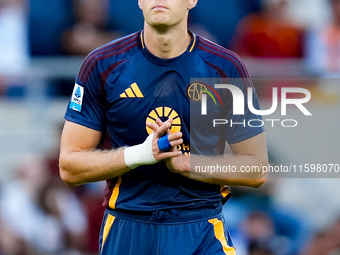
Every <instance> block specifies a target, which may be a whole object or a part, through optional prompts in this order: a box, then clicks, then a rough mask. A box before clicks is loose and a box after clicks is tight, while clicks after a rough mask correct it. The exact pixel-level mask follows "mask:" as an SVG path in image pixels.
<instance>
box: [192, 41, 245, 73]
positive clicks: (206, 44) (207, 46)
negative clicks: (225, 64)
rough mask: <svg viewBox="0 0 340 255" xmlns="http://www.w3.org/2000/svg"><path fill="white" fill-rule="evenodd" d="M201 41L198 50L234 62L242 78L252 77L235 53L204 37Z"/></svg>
mask: <svg viewBox="0 0 340 255" xmlns="http://www.w3.org/2000/svg"><path fill="white" fill-rule="evenodd" d="M199 41H200V43H199V45H198V49H200V50H202V51H205V52H208V53H210V54H213V55H215V56H218V57H221V58H224V59H227V60H229V61H230V62H232V63H233V64H234V66H235V67H236V68H237V71H238V72H239V74H240V76H241V78H249V77H250V75H249V73H248V70H247V68H246V66H245V64H244V62H243V61H242V59H241V58H240V57H239V56H238V55H237V54H236V53H235V52H233V51H231V50H228V49H226V48H223V47H221V46H219V45H218V44H215V43H213V42H211V41H209V40H207V39H205V38H202V37H199Z"/></svg>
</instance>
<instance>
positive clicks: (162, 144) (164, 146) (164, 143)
mask: <svg viewBox="0 0 340 255" xmlns="http://www.w3.org/2000/svg"><path fill="white" fill-rule="evenodd" d="M157 144H158V148H159V150H160V151H168V150H170V149H171V148H172V146H171V144H170V142H169V139H168V135H166V136H163V137H161V138H159V139H158V142H157Z"/></svg>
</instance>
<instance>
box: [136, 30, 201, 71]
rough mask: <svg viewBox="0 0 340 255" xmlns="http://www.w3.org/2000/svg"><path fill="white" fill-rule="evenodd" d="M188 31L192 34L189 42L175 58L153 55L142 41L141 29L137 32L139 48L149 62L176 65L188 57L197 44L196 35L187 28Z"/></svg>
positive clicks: (142, 33)
mask: <svg viewBox="0 0 340 255" xmlns="http://www.w3.org/2000/svg"><path fill="white" fill-rule="evenodd" d="M188 33H189V34H190V35H192V38H191V43H190V44H189V46H188V48H187V50H186V51H185V52H184V53H182V54H181V55H179V56H178V57H175V58H170V59H164V58H159V57H157V56H155V55H153V54H152V53H151V52H150V51H149V50H148V49H147V47H146V46H145V43H144V31H141V32H140V33H139V43H140V47H141V50H142V52H143V55H144V56H145V58H146V59H148V60H149V61H150V62H152V63H154V64H155V65H159V66H174V65H178V64H180V63H182V62H183V61H185V60H186V59H187V58H188V57H190V56H191V55H192V54H193V52H194V51H195V49H196V46H197V36H196V35H195V34H194V33H193V32H191V31H190V30H188Z"/></svg>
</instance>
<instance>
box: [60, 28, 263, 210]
mask: <svg viewBox="0 0 340 255" xmlns="http://www.w3.org/2000/svg"><path fill="white" fill-rule="evenodd" d="M189 33H190V34H191V35H192V41H191V43H190V45H189V47H188V49H187V50H186V51H185V52H184V53H183V54H181V55H180V56H178V57H176V58H172V59H161V58H158V57H156V56H154V55H153V54H151V53H150V52H149V51H148V49H147V48H146V47H145V45H144V40H143V32H137V33H134V34H132V35H129V36H126V37H124V38H121V39H118V40H115V41H113V42H111V43H109V44H107V45H104V46H102V47H100V48H98V49H96V50H94V51H93V52H91V53H90V54H89V55H88V56H87V58H86V59H85V60H84V62H83V65H82V67H81V69H80V71H79V74H78V76H77V78H76V84H75V87H74V91H73V94H72V98H71V102H70V104H69V107H68V109H67V111H66V114H65V119H67V120H68V121H71V122H74V123H78V124H80V125H83V126H86V127H88V128H91V129H94V130H97V131H101V132H102V134H103V137H104V136H105V137H106V138H107V139H108V141H109V146H110V148H119V147H122V146H133V145H136V144H140V143H143V142H144V140H145V139H146V137H147V136H148V135H149V133H150V132H151V130H149V129H148V128H147V127H146V125H145V123H146V122H155V120H156V119H157V118H161V119H162V120H163V121H164V120H166V119H168V118H172V119H173V124H172V127H171V132H176V131H181V132H182V133H183V140H184V143H183V144H182V145H180V146H178V149H179V150H181V151H182V152H183V153H184V154H185V155H189V154H190V152H191V153H193V152H195V154H196V153H197V154H205V155H218V154H221V153H223V151H224V146H225V141H227V142H228V143H237V142H240V141H243V140H246V139H248V138H251V137H253V136H255V135H257V134H259V133H261V132H263V128H262V127H258V128H255V127H252V128H250V127H244V126H243V125H235V126H233V127H232V128H231V127H230V126H228V125H224V126H221V127H219V128H215V129H214V130H213V131H212V132H209V133H208V132H206V131H204V130H201V131H197V132H196V131H194V132H196V133H195V134H194V135H195V137H200V138H199V139H198V142H197V144H200V143H204V146H198V145H197V146H196V145H194V143H191V141H190V129H191V130H193V129H192V127H190V122H191V121H190V107H191V105H190V104H191V102H193V103H194V104H196V106H199V107H196V108H197V109H201V108H200V104H199V99H200V95H201V94H200V93H199V92H200V91H201V89H200V90H198V88H199V87H200V88H204V89H205V90H207V91H209V90H210V88H211V89H214V88H213V84H207V83H200V79H201V78H202V80H203V78H213V79H215V80H216V82H223V81H226V80H227V81H228V82H230V83H231V84H235V85H237V86H238V87H239V88H240V89H241V90H242V91H245V90H246V89H247V87H248V86H252V85H251V82H250V80H249V75H248V72H247V70H246V68H245V66H244V64H243V62H242V61H241V60H240V58H239V57H238V56H237V55H236V54H235V53H233V52H231V51H229V50H226V49H224V48H222V47H220V46H218V45H215V44H213V43H212V42H210V41H208V40H206V39H204V38H201V37H199V36H195V35H194V34H192V33H191V32H189ZM203 84H204V85H203ZM196 92H198V93H196ZM215 92H217V94H218V95H219V96H218V97H216V100H217V101H219V104H218V105H217V107H216V106H214V107H211V106H210V105H211V103H212V102H213V99H212V98H210V97H209V98H208V103H209V104H208V108H209V111H210V110H211V111H212V114H210V115H209V114H208V115H209V116H208V115H207V116H206V117H207V118H209V119H210V120H211V119H212V118H214V117H218V118H223V119H230V120H231V119H233V120H234V121H235V122H242V121H243V119H246V120H248V119H258V118H260V117H259V116H256V115H253V114H252V113H251V112H250V111H249V109H248V108H247V107H245V114H244V115H243V116H236V115H233V111H232V101H233V100H232V96H231V94H230V93H228V92H227V91H224V90H221V89H216V91H215ZM217 94H216V96H217ZM253 97H254V98H253V99H254V105H257V104H258V102H257V97H256V94H254V96H253ZM245 101H247V100H245ZM194 108H195V107H194ZM203 118H204V117H203ZM194 119H195V120H194V122H199V121H200V118H194ZM241 119H242V120H241ZM191 125H192V126H193V125H194V126H203V125H202V124H200V123H194V124H193V123H191ZM202 132H203V133H202ZM204 132H206V133H207V134H204ZM103 140H104V139H103ZM190 146H193V147H195V148H193V149H192V150H191V148H190ZM201 148H204V149H203V150H205V151H200V150H201ZM228 196H229V192H228V190H227V189H226V188H225V187H221V186H218V185H213V184H207V183H202V182H198V181H195V180H191V179H189V178H186V177H183V176H181V175H179V174H174V173H172V172H170V171H169V170H168V169H167V167H166V165H165V163H164V162H162V161H161V162H159V163H157V164H155V165H150V166H140V167H137V168H136V169H134V170H132V171H130V172H128V173H127V174H124V175H122V176H120V177H117V178H115V179H112V180H108V181H107V187H106V190H105V202H104V206H109V207H110V208H113V209H114V208H118V209H125V210H135V211H155V210H164V209H175V208H177V209H194V208H213V207H216V206H218V205H220V204H221V203H222V201H223V199H225V198H227V197H228Z"/></svg>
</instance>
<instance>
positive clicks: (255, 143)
mask: <svg viewBox="0 0 340 255" xmlns="http://www.w3.org/2000/svg"><path fill="white" fill-rule="evenodd" d="M230 148H231V150H232V151H233V153H234V155H253V156H258V157H261V158H262V157H263V159H264V160H266V161H267V157H268V155H267V142H266V135H265V132H262V133H260V134H258V135H256V136H253V137H251V138H249V139H246V140H244V141H241V142H238V143H234V144H230Z"/></svg>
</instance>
